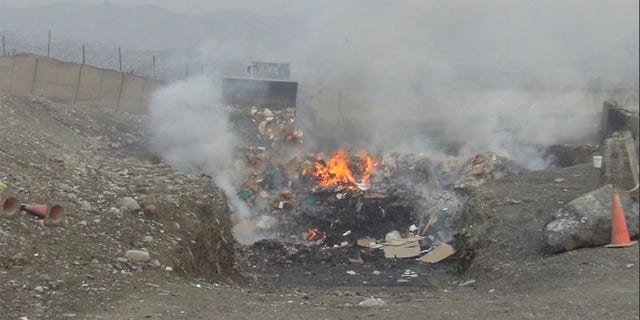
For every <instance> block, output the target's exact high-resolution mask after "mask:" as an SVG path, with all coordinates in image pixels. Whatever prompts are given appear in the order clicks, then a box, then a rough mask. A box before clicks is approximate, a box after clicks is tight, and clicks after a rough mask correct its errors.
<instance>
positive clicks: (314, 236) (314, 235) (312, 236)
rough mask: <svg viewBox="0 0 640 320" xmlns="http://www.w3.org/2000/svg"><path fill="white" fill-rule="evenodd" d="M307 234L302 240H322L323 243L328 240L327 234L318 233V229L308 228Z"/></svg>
mask: <svg viewBox="0 0 640 320" xmlns="http://www.w3.org/2000/svg"><path fill="white" fill-rule="evenodd" d="M307 229H308V231H307V234H306V235H305V236H304V237H303V238H302V239H303V240H305V241H314V240H318V239H322V241H324V240H327V233H326V232H324V231H322V232H320V231H318V229H313V228H307Z"/></svg>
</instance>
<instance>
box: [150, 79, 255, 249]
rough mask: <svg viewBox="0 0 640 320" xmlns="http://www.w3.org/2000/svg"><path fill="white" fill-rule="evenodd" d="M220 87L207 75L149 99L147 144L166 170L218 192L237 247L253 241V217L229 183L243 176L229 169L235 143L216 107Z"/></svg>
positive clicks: (219, 107)
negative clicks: (208, 182)
mask: <svg viewBox="0 0 640 320" xmlns="http://www.w3.org/2000/svg"><path fill="white" fill-rule="evenodd" d="M219 89H220V87H219V83H217V82H216V81H214V80H213V79H212V78H210V77H207V76H198V77H193V78H188V79H185V80H181V81H178V82H175V83H173V84H170V85H168V86H166V87H163V88H160V89H158V90H157V91H156V92H154V94H153V96H152V97H151V104H150V108H149V115H150V123H149V130H150V143H151V146H152V148H153V149H154V150H156V151H157V152H159V153H160V154H162V156H163V158H164V159H165V160H166V161H167V162H168V163H169V164H171V166H173V167H175V168H177V169H179V170H183V171H190V172H204V173H207V174H208V175H210V176H212V177H213V180H214V182H215V184H216V185H217V186H218V187H219V188H220V189H222V191H223V192H224V194H225V196H226V197H227V200H228V202H229V206H230V209H231V211H233V213H235V214H236V218H237V219H236V220H237V221H236V223H237V224H238V225H240V227H238V228H235V229H234V231H239V232H237V233H235V234H234V236H235V237H236V239H237V240H238V241H239V242H241V243H252V242H254V241H255V240H257V238H256V236H255V235H254V234H253V232H252V229H251V228H249V227H243V225H245V224H247V225H248V224H250V220H251V218H252V216H253V215H252V212H251V210H250V209H249V206H247V204H246V203H245V202H244V201H243V200H242V199H240V197H239V196H238V194H237V192H236V189H235V188H234V184H235V183H237V182H239V181H240V179H242V173H241V172H240V171H239V170H238V169H237V168H235V167H234V161H235V154H236V146H238V143H239V141H238V138H237V137H236V136H235V135H234V133H233V131H232V127H231V126H230V123H229V120H228V119H229V115H228V113H227V111H226V110H225V109H224V108H223V107H222V103H221V102H220V101H221V100H220V96H219V94H218V93H219V92H220V90H219Z"/></svg>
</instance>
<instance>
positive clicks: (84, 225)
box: [78, 220, 87, 227]
mask: <svg viewBox="0 0 640 320" xmlns="http://www.w3.org/2000/svg"><path fill="white" fill-rule="evenodd" d="M78 224H79V225H81V226H83V227H86V226H87V222H86V221H84V220H82V221H80V222H78Z"/></svg>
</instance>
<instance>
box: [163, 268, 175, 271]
mask: <svg viewBox="0 0 640 320" xmlns="http://www.w3.org/2000/svg"><path fill="white" fill-rule="evenodd" d="M164 271H173V268H171V267H165V268H164Z"/></svg>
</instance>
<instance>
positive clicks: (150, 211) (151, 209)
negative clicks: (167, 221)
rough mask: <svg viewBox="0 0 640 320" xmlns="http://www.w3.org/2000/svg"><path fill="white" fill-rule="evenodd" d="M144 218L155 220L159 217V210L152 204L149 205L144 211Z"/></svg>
mask: <svg viewBox="0 0 640 320" xmlns="http://www.w3.org/2000/svg"><path fill="white" fill-rule="evenodd" d="M142 212H144V216H145V217H147V218H154V217H157V216H158V208H157V207H156V206H154V205H152V204H147V205H145V206H144V208H143V209H142Z"/></svg>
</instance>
